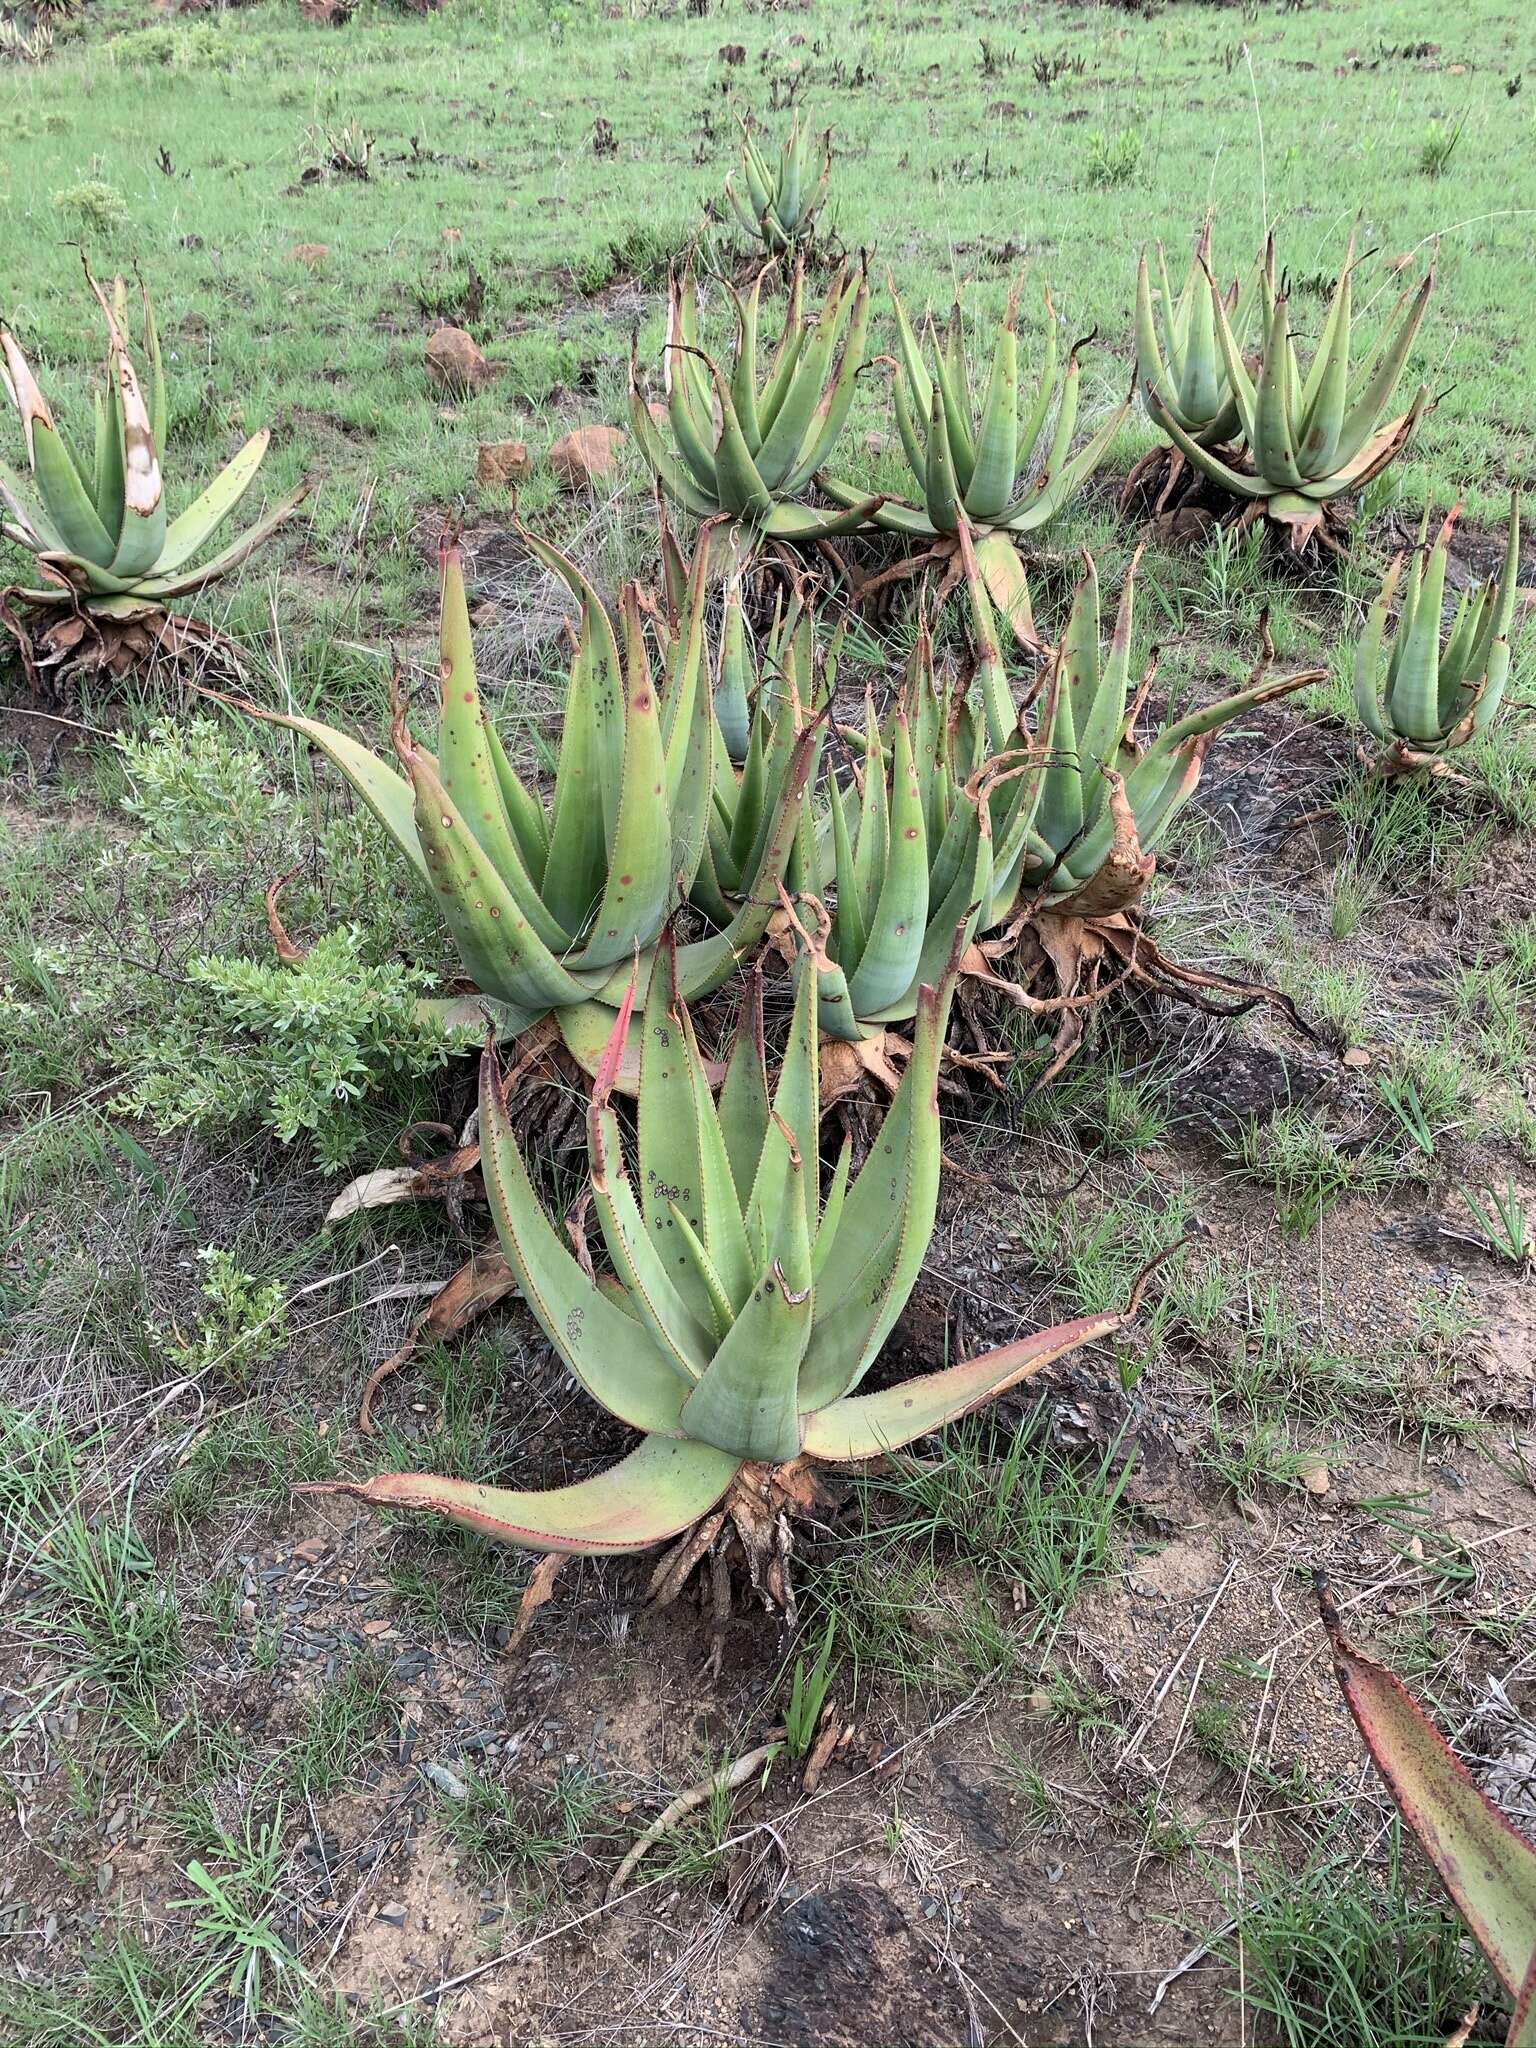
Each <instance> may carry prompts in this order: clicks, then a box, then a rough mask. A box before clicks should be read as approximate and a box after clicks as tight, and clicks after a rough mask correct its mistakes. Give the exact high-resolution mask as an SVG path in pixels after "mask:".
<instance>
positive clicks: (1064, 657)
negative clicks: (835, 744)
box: [1022, 548, 1325, 917]
mask: <svg viewBox="0 0 1536 2048" xmlns="http://www.w3.org/2000/svg"><path fill="white" fill-rule="evenodd" d="M1140 560H1141V550H1140V549H1139V548H1138V549H1137V551H1136V553H1135V554H1134V555H1133V556H1132V558H1131V564H1130V567H1129V568H1128V569H1127V571H1126V576H1125V582H1124V583H1123V584H1122V586H1121V590H1120V601H1119V605H1118V607H1117V609H1116V614H1115V624H1114V631H1113V632H1112V634H1111V636H1110V640H1109V645H1108V648H1107V650H1106V649H1105V648H1104V647H1103V644H1102V641H1101V637H1100V636H1101V627H1100V608H1099V578H1098V571H1097V569H1096V568H1095V566H1094V561H1093V557H1092V556H1091V555H1090V554H1089V553H1088V551H1087V550H1086V549H1084V551H1083V571H1084V573H1083V578H1082V581H1081V582H1080V583H1079V584H1078V586H1077V589H1076V591H1075V592H1074V594H1073V599H1072V610H1071V614H1070V616H1069V617H1068V620H1067V625H1066V630H1065V632H1064V633H1063V634H1062V637H1061V643H1060V645H1059V647H1058V648H1057V650H1056V653H1055V657H1054V659H1053V661H1052V664H1051V672H1050V679H1049V682H1048V684H1047V687H1046V690H1045V693H1044V695H1043V698H1042V700H1041V710H1040V713H1039V717H1038V722H1037V727H1036V731H1037V736H1038V739H1039V742H1040V744H1041V745H1042V747H1043V748H1044V750H1045V755H1046V766H1045V772H1044V780H1043V783H1042V787H1041V792H1040V801H1039V804H1038V806H1037V808H1036V810H1035V813H1034V821H1033V831H1032V835H1031V843H1030V852H1029V854H1028V856H1027V857H1026V860H1025V863H1024V870H1023V876H1022V883H1023V891H1024V893H1025V894H1026V895H1028V896H1031V897H1033V898H1034V899H1035V900H1036V902H1037V903H1038V904H1039V906H1040V908H1041V909H1043V910H1053V911H1060V912H1071V913H1072V914H1074V915H1076V916H1079V917H1082V916H1095V915H1098V916H1103V915H1105V914H1108V913H1111V912H1115V911H1119V910H1124V909H1126V908H1128V907H1129V906H1130V905H1131V904H1133V903H1134V902H1135V901H1136V900H1137V899H1138V898H1139V897H1140V896H1141V894H1142V892H1143V891H1144V890H1145V888H1146V886H1147V883H1148V882H1149V881H1150V879H1151V877H1152V875H1153V873H1154V871H1155V869H1156V865H1157V863H1156V859H1155V853H1156V849H1157V847H1158V846H1159V844H1160V843H1161V842H1162V840H1163V839H1164V838H1165V837H1166V835H1167V832H1168V829H1169V827H1170V825H1171V824H1172V823H1173V820H1174V819H1175V817H1177V815H1178V813H1179V812H1180V811H1181V810H1182V809H1183V807H1184V805H1185V804H1186V803H1188V801H1189V799H1190V797H1191V796H1192V795H1193V794H1194V791H1195V788H1196V785H1197V784H1198V783H1199V780H1200V776H1201V771H1202V769H1203V767H1204V764H1205V757H1206V755H1207V754H1208V753H1209V751H1210V748H1211V746H1212V743H1213V742H1214V741H1215V739H1216V738H1217V736H1218V734H1219V733H1220V732H1221V730H1222V729H1223V728H1224V727H1226V726H1229V725H1231V724H1232V723H1233V721H1234V720H1236V719H1238V718H1242V717H1245V716H1246V715H1247V714H1248V713H1249V712H1250V711H1253V710H1256V709H1257V708H1258V706H1259V705H1261V704H1270V703H1273V702H1274V701H1275V700H1276V699H1277V698H1280V697H1288V696H1291V695H1293V694H1294V692H1296V691H1297V690H1300V689H1303V688H1305V687H1306V686H1307V685H1308V684H1310V683H1315V682H1318V681H1320V680H1321V679H1322V677H1323V675H1324V673H1325V671H1324V670H1322V669H1320V668H1311V669H1301V670H1298V671H1297V672H1296V673H1295V674H1294V675H1289V676H1274V677H1265V676H1264V674H1263V669H1264V665H1265V664H1264V663H1263V662H1262V661H1261V663H1260V664H1259V667H1258V668H1257V669H1256V670H1255V671H1254V675H1253V678H1252V679H1251V680H1250V682H1249V684H1248V687H1247V688H1246V689H1242V690H1237V691H1234V692H1233V693H1232V694H1231V695H1230V696H1227V697H1222V698H1219V699H1218V700H1217V701H1216V702H1215V703H1213V704H1207V705H1204V706H1202V707H1200V708H1199V709H1197V710H1195V711H1190V712H1187V713H1186V714H1185V715H1184V716H1183V717H1182V718H1179V719H1175V720H1174V721H1173V722H1172V723H1171V724H1169V725H1165V726H1163V727H1161V728H1160V729H1159V730H1158V731H1157V732H1156V733H1155V734H1154V736H1153V738H1152V739H1151V741H1150V742H1149V743H1148V744H1146V745H1145V746H1143V745H1142V744H1141V743H1140V742H1139V741H1138V740H1137V738H1136V735H1135V727H1136V724H1137V721H1138V719H1139V718H1140V716H1141V713H1142V710H1143V708H1144V706H1145V704H1146V701H1147V695H1148V692H1149V691H1150V689H1151V686H1152V680H1153V676H1154V674H1155V671H1156V659H1155V656H1154V658H1153V659H1152V660H1151V661H1150V662H1149V663H1148V666H1147V668H1146V670H1145V672H1144V673H1143V675H1142V677H1141V680H1140V683H1139V684H1138V686H1137V688H1136V689H1135V691H1134V692H1133V691H1132V689H1131V678H1130V659H1131V635H1132V626H1133V614H1134V606H1135V585H1136V570H1137V565H1138V564H1139V562H1140Z"/></svg>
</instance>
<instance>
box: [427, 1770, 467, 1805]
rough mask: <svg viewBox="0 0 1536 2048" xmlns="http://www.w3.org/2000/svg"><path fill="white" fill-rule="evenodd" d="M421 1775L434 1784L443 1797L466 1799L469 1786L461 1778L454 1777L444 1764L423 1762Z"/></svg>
mask: <svg viewBox="0 0 1536 2048" xmlns="http://www.w3.org/2000/svg"><path fill="white" fill-rule="evenodd" d="M421 1775H422V1776H423V1777H424V1778H425V1779H426V1780H427V1781H428V1783H430V1784H433V1785H435V1786H436V1787H437V1789H438V1791H439V1792H441V1793H442V1795H443V1797H444V1798H445V1799H467V1798H468V1797H469V1787H468V1786H467V1785H466V1784H465V1782H464V1780H463V1779H462V1778H459V1777H455V1775H454V1774H453V1772H452V1771H450V1770H449V1768H448V1766H447V1765H446V1764H438V1763H431V1764H423V1765H422V1767H421Z"/></svg>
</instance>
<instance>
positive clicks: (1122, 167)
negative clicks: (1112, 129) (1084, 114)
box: [1084, 128, 1141, 192]
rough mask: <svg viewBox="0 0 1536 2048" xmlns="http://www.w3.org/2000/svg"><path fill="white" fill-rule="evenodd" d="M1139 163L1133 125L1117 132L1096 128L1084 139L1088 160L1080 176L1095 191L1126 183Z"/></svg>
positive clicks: (1137, 140)
mask: <svg viewBox="0 0 1536 2048" xmlns="http://www.w3.org/2000/svg"><path fill="white" fill-rule="evenodd" d="M1140 164H1141V137H1140V136H1139V135H1138V134H1137V133H1136V131H1135V129H1134V128H1122V129H1121V131H1120V133H1119V134H1118V135H1114V136H1111V135H1106V134H1105V132H1104V130H1103V129H1102V128H1096V129H1095V130H1094V131H1093V133H1092V134H1091V135H1090V136H1089V138H1088V163H1087V168H1086V170H1085V172H1084V177H1085V179H1086V182H1087V184H1088V186H1089V188H1090V189H1091V190H1092V191H1095V192H1103V191H1108V190H1109V189H1110V188H1111V187H1113V186H1115V185H1129V184H1130V182H1131V180H1132V178H1134V177H1135V175H1136V172H1137V169H1138V168H1139V166H1140Z"/></svg>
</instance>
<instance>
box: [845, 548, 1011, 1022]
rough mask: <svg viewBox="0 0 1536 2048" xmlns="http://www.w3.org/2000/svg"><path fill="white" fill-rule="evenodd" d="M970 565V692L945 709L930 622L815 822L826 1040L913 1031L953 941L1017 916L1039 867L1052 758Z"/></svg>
mask: <svg viewBox="0 0 1536 2048" xmlns="http://www.w3.org/2000/svg"><path fill="white" fill-rule="evenodd" d="M966 560H967V562H968V563H969V564H970V566H971V575H970V578H969V587H970V591H971V596H972V601H973V606H974V607H975V608H976V609H975V611H974V612H973V622H974V624H975V628H976V639H977V643H978V647H979V648H980V649H981V660H980V662H979V665H978V669H977V673H976V676H975V677H974V678H973V679H972V683H971V686H970V689H969V690H968V691H966V692H962V693H961V694H960V696H959V697H958V699H957V701H956V702H954V703H953V704H951V703H949V702H946V701H945V698H944V696H943V694H942V693H941V691H940V689H939V686H938V681H937V677H936V673H935V668H934V658H933V644H932V638H931V635H930V633H929V630H928V627H927V625H926V622H920V624H919V629H918V636H917V639H916V642H915V643H914V646H913V650H912V654H911V657H910V659H909V661H908V664H907V670H906V675H905V677H904V680H903V685H902V689H901V692H900V694H899V696H898V698H897V701H896V703H895V705H894V707H893V709H892V711H891V713H890V715H889V716H888V717H887V719H886V720H885V722H884V724H883V725H881V724H879V723H877V721H876V718H875V713H874V706H873V702H872V701H871V700H866V703H865V712H864V730H863V746H862V761H861V762H859V763H857V764H855V772H853V773H852V774H851V775H850V776H849V778H848V779H847V781H846V782H845V783H844V784H842V785H841V786H840V785H839V784H838V783H837V782H836V781H835V780H833V781H832V782H831V784H830V787H829V792H828V799H827V804H826V808H825V811H824V813H823V815H822V817H821V819H820V821H819V827H818V836H819V839H820V841H821V843H822V844H824V845H826V844H829V845H830V848H831V855H832V857H831V861H830V863H829V864H826V866H827V872H828V873H829V875H830V879H831V880H832V881H833V882H834V884H835V889H836V895H835V899H834V909H833V911H832V913H831V915H830V917H829V918H827V919H825V921H824V932H823V935H822V936H821V937H820V938H819V939H818V940H817V942H816V952H817V956H818V964H819V967H820V988H821V1019H822V1028H823V1030H824V1031H825V1032H826V1033H827V1034H828V1036H829V1037H833V1038H842V1039H848V1040H853V1041H856V1040H861V1039H866V1038H870V1037H872V1036H875V1035H877V1034H879V1033H881V1032H883V1031H884V1030H885V1029H886V1028H887V1027H889V1026H892V1025H896V1024H906V1023H908V1022H909V1021H910V1020H911V1018H912V1017H914V1016H915V1015H916V1013H917V1007H918V1001H919V994H920V991H921V989H922V988H923V987H924V985H925V984H927V983H930V982H932V981H933V980H934V979H935V977H936V975H937V974H938V972H939V970H940V968H941V967H942V964H943V961H944V958H945V956H946V954H947V953H948V951H949V949H950V947H951V945H952V944H954V943H955V935H956V933H957V932H958V933H959V943H960V945H961V947H962V949H963V948H964V947H965V946H967V945H968V944H969V942H970V940H971V939H972V937H973V936H975V935H976V934H978V933H985V932H987V931H989V930H991V929H992V928H993V926H995V925H996V924H997V923H998V922H999V921H1000V920H1001V919H1002V918H1003V917H1004V916H1005V915H1006V914H1007V911H1008V910H1009V908H1010V907H1011V906H1012V903H1013V901H1014V898H1015V896H1016V895H1017V893H1018V887H1019V882H1020V878H1021V876H1022V874H1023V871H1024V867H1025V864H1026V862H1027V861H1028V859H1029V858H1030V849H1031V846H1032V844H1033V843H1034V842H1033V820H1034V812H1035V807H1036V805H1037V803H1038V801H1039V795H1040V788H1041V777H1042V774H1043V771H1044V765H1045V764H1044V758H1043V756H1042V755H1041V754H1040V752H1039V750H1038V749H1036V748H1034V747H1032V746H1031V745H1030V743H1029V741H1028V736H1027V735H1022V734H1021V733H1020V731H1019V728H1018V724H1017V717H1016V714H1015V712H1014V707H1013V703H1012V699H1011V698H1010V697H1009V696H1008V694H1007V686H1006V678H1005V676H1004V674H1003V670H1002V661H1001V656H1000V653H999V652H998V650H997V644H996V633H995V628H994V627H993V626H992V624H991V613H990V609H989V607H988V604H987V598H986V593H985V590H984V589H983V587H982V585H981V582H980V579H979V576H978V575H977V573H976V571H975V560H974V556H972V555H971V554H970V552H969V543H967V550H966ZM989 647H990V650H991V652H990V654H989V652H988V649H989Z"/></svg>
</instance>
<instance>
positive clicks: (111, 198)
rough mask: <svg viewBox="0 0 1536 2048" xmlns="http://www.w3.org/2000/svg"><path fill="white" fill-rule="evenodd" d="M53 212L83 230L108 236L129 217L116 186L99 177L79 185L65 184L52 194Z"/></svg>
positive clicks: (126, 204)
mask: <svg viewBox="0 0 1536 2048" xmlns="http://www.w3.org/2000/svg"><path fill="white" fill-rule="evenodd" d="M53 205H54V209H55V211H56V212H58V213H62V214H64V215H66V216H67V217H68V218H69V219H70V220H74V221H78V222H79V224H80V226H81V227H82V228H86V229H91V230H94V232H95V233H96V234H98V235H105V234H110V233H111V231H112V230H113V229H114V228H117V227H121V226H122V224H123V222H124V221H125V220H126V219H127V218H128V202H127V200H126V199H125V198H124V197H123V195H122V193H121V192H119V191H118V189H117V187H116V186H115V185H108V184H106V183H105V182H104V181H103V180H102V179H100V178H86V179H84V180H83V181H82V182H81V183H80V184H78V185H66V186H65V187H64V189H63V191H62V192H55V193H54V195H53Z"/></svg>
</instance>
